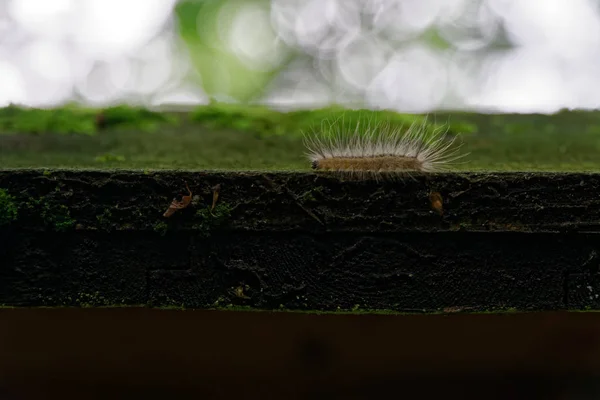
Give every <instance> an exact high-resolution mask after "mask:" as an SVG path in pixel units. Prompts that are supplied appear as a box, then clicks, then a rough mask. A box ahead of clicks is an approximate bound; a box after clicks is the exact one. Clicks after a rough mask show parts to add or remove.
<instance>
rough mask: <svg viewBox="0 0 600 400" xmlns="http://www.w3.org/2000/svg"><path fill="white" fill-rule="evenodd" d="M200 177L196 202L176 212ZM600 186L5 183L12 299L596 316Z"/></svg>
mask: <svg viewBox="0 0 600 400" xmlns="http://www.w3.org/2000/svg"><path fill="white" fill-rule="evenodd" d="M186 182H187V183H188V185H189V186H190V189H191V190H192V192H193V200H192V202H191V204H190V205H189V206H188V207H187V208H184V209H182V210H179V211H177V212H175V214H174V215H172V216H171V217H169V218H165V217H163V213H164V212H165V211H166V210H167V208H168V207H169V204H170V203H171V201H172V200H173V198H174V197H177V196H180V195H182V194H185V193H186V189H185V183H186ZM216 185H220V190H219V192H218V194H219V195H218V198H217V201H216V204H215V207H214V208H212V205H213V200H214V187H215V186H216ZM599 186H600V174H550V173H545V174H540V173H535V174H534V173H498V174H492V173H490V174H482V173H461V174H439V175H433V176H429V177H421V176H416V177H414V179H409V180H406V181H404V182H395V183H393V182H386V183H375V182H341V181H340V180H338V179H335V178H331V177H326V176H318V175H315V174H312V173H261V172H206V171H197V172H189V171H186V172H173V171H160V172H148V171H77V170H52V171H50V170H4V171H0V189H1V190H0V225H1V226H0V239H1V242H0V260H1V261H0V304H2V305H4V306H86V305H88V306H126V305H143V306H154V307H173V306H176V307H193V308H229V309H232V308H233V309H239V308H244V309H286V310H307V311H333V312H336V311H342V312H357V313H358V312H365V311H366V312H456V311H473V312H476V311H501V310H511V311H520V310H538V309H564V308H567V309H575V310H584V309H597V308H600V299H599V298H598V295H599V294H600V279H599V278H598V265H599V262H600V254H599V253H600V242H599V241H598V229H599V227H600V208H599V207H598V205H599V203H600V196H598V193H600V190H599V189H600V188H599ZM433 192H437V193H439V194H440V195H441V199H442V204H441V207H440V205H439V204H436V202H435V201H432V196H431V193H433ZM178 199H180V197H179V198H178Z"/></svg>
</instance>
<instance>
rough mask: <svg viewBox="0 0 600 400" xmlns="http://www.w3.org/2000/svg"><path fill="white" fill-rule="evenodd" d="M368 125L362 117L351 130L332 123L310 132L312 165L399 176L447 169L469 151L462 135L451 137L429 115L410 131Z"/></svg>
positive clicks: (356, 175)
mask: <svg viewBox="0 0 600 400" xmlns="http://www.w3.org/2000/svg"><path fill="white" fill-rule="evenodd" d="M363 125H364V124H361V122H360V121H359V122H358V123H357V124H356V127H355V129H353V130H349V129H344V128H343V124H342V125H340V126H337V127H336V126H334V124H332V125H330V126H329V128H330V129H322V130H323V131H324V133H323V132H322V133H321V134H320V135H317V134H312V135H305V136H304V145H305V147H306V149H307V152H306V156H307V157H308V159H309V160H310V161H311V167H312V169H314V170H316V171H325V172H332V173H336V174H340V175H343V176H344V177H348V178H351V179H369V178H373V179H375V180H379V179H381V178H391V179H394V178H399V177H403V176H407V175H408V176H410V175H411V174H412V173H431V172H442V171H447V170H448V169H449V168H450V167H451V166H452V165H454V164H456V162H457V160H459V159H461V158H463V157H465V156H466V155H467V154H460V148H461V146H462V143H459V144H456V143H455V142H456V138H457V137H458V136H456V135H453V136H452V137H449V135H448V130H447V129H443V128H439V127H438V128H435V129H431V128H429V126H428V125H427V120H426V119H425V120H424V121H423V122H421V123H418V122H413V123H412V124H411V125H410V127H409V128H408V129H407V130H403V129H402V127H393V126H392V125H391V124H390V123H381V122H380V123H377V124H375V125H374V126H371V123H368V124H367V126H366V127H364V126H363Z"/></svg>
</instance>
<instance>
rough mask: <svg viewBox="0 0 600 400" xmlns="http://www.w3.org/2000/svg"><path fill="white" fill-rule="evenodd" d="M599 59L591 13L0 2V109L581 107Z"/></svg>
mask: <svg viewBox="0 0 600 400" xmlns="http://www.w3.org/2000/svg"><path fill="white" fill-rule="evenodd" d="M184 5H185V8H182V7H183V6H184ZM599 49H600V6H599V3H598V2H597V1H593V0H572V1H569V2H565V1H562V0H528V1H518V0H271V1H269V0H219V1H206V0H205V1H199V0H198V1H195V0H179V1H177V0H0V87H1V88H2V90H1V91H0V105H6V104H9V103H17V104H25V105H31V106H43V107H47V106H54V105H60V104H64V103H67V102H71V101H79V102H83V103H85V104H93V105H105V104H110V103H119V102H129V103H136V104H142V105H148V106H161V105H164V106H167V105H173V104H181V105H194V104H199V103H205V102H207V101H208V100H209V98H213V99H217V100H224V101H252V102H262V103H268V104H271V105H276V106H281V107H294V106H296V107H306V106H311V105H313V106H321V105H325V104H329V103H340V104H345V103H347V104H360V105H363V106H367V107H372V108H389V109H395V110H399V111H418V112H427V111H430V110H433V109H472V110H498V111H508V112H510V111H516V112H553V111H557V110H559V109H561V108H596V107H598V106H599V105H600V93H599V92H598V91H596V90H594V88H595V87H596V86H598V84H600V77H599V75H598V74H597V73H596V71H598V70H599V69H600V50H599Z"/></svg>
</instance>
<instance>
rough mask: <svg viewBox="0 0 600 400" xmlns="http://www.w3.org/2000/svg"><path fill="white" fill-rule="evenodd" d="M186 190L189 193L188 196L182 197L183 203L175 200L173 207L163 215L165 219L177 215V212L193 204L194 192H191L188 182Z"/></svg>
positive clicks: (170, 206) (172, 203)
mask: <svg viewBox="0 0 600 400" xmlns="http://www.w3.org/2000/svg"><path fill="white" fill-rule="evenodd" d="M185 188H186V189H187V191H188V195H187V196H185V195H184V196H182V197H181V201H179V200H177V198H174V199H173V201H172V202H171V205H169V208H168V209H167V211H165V213H164V214H163V217H165V218H168V217H170V216H171V215H173V214H175V212H176V211H177V210H182V209H184V208H186V207H187V206H189V205H190V203H191V202H192V191H191V190H190V187H189V186H188V184H187V182H186V183H185Z"/></svg>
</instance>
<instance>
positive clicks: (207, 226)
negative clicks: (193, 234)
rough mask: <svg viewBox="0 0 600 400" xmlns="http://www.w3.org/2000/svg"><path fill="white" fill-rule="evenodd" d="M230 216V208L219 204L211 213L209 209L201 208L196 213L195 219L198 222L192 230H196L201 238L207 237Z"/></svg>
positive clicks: (227, 205)
mask: <svg viewBox="0 0 600 400" xmlns="http://www.w3.org/2000/svg"><path fill="white" fill-rule="evenodd" d="M230 216H231V206H230V205H229V204H227V203H225V202H221V203H219V204H217V206H215V208H214V210H212V211H211V209H210V207H205V208H201V209H199V210H198V211H196V218H197V219H198V220H199V221H198V222H197V223H196V224H194V229H196V230H198V231H199V232H200V234H201V235H202V236H205V237H208V236H210V234H211V231H213V230H214V229H215V228H217V227H219V226H221V225H223V224H224V223H225V222H226V221H227V220H228V219H229V217H230Z"/></svg>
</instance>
